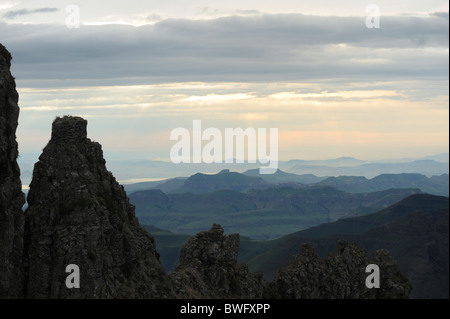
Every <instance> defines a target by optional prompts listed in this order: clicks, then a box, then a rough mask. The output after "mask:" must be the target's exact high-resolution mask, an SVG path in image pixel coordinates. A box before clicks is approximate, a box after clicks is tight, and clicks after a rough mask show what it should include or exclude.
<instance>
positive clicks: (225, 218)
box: [129, 186, 421, 239]
mask: <svg viewBox="0 0 450 319" xmlns="http://www.w3.org/2000/svg"><path fill="white" fill-rule="evenodd" d="M416 193H421V191H420V190H419V189H389V190H384V191H379V192H371V193H355V194H351V193H347V192H344V191H340V190H337V189H334V188H332V187H328V186H320V187H315V186H312V187H306V188H293V187H279V188H266V189H259V190H253V189H252V190H249V191H248V192H246V193H241V192H238V191H234V190H218V191H214V192H211V193H204V194H194V193H178V194H166V193H164V192H162V191H161V190H156V189H155V190H147V191H138V192H135V193H132V194H131V195H130V196H129V197H130V202H131V203H132V204H134V205H135V206H136V216H137V217H138V219H139V221H140V223H141V224H147V225H153V226H156V227H159V228H162V229H166V230H170V231H172V232H177V233H185V234H191V235H192V234H195V233H197V232H199V231H202V230H205V229H207V228H208V227H209V226H210V225H211V224H212V223H214V222H215V223H219V224H221V225H222V226H223V227H224V228H225V229H226V230H227V231H229V232H237V233H240V234H242V235H244V236H248V237H251V238H255V239H272V238H277V237H280V236H283V235H287V234H289V233H292V232H294V231H298V230H301V229H306V228H309V227H312V226H316V225H320V224H323V223H326V222H330V221H334V220H337V219H339V218H344V217H350V216H359V215H365V214H368V213H372V212H375V211H377V210H379V209H382V208H384V207H387V206H389V205H391V204H393V203H395V202H397V201H399V200H401V199H403V198H405V197H406V196H409V195H411V194H416Z"/></svg>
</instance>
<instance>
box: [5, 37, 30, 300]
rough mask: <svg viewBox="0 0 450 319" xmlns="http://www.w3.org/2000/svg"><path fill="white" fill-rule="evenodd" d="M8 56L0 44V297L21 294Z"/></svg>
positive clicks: (13, 98)
mask: <svg viewBox="0 0 450 319" xmlns="http://www.w3.org/2000/svg"><path fill="white" fill-rule="evenodd" d="M10 66H11V55H10V53H9V52H8V51H7V50H6V49H5V47H4V46H3V45H1V44H0V298H19V297H22V285H23V269H22V255H23V214H22V206H23V205H24V203H25V197H24V194H23V193H22V185H21V182H20V170H19V166H18V165H17V161H16V160H17V156H18V148H17V142H16V129H17V125H18V117H19V106H18V104H17V103H18V100H19V95H18V94H17V91H16V84H15V81H14V78H13V77H12V75H11V72H10Z"/></svg>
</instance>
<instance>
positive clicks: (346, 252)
mask: <svg viewBox="0 0 450 319" xmlns="http://www.w3.org/2000/svg"><path fill="white" fill-rule="evenodd" d="M369 264H375V265H377V266H378V267H379V273H380V287H379V288H371V289H369V288H367V287H366V278H367V277H368V276H369V275H370V273H366V267H367V265H369ZM411 289H412V287H411V284H410V283H409V281H408V279H407V278H406V277H405V276H404V275H403V274H402V273H400V271H399V270H398V268H397V263H396V262H395V260H394V259H393V258H392V257H391V256H390V255H389V253H388V252H387V251H386V250H378V251H376V252H375V253H374V257H373V258H372V259H369V257H368V256H367V254H366V252H365V250H364V249H362V248H360V247H359V246H358V245H356V244H355V243H349V242H347V241H339V242H338V245H337V247H336V250H335V253H334V255H330V256H327V257H325V258H320V257H319V256H318V255H317V254H316V252H315V250H314V249H313V248H312V247H311V246H309V245H303V247H302V251H301V255H300V257H299V256H293V257H292V259H291V260H290V261H289V262H288V264H287V265H285V266H283V267H280V268H279V269H278V271H277V272H276V274H275V279H274V281H273V282H271V283H269V284H268V285H267V288H266V291H265V297H267V298H283V299H375V298H377V299H391V298H392V299H403V298H409V297H410V292H411Z"/></svg>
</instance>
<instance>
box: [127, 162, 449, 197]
mask: <svg viewBox="0 0 450 319" xmlns="http://www.w3.org/2000/svg"><path fill="white" fill-rule="evenodd" d="M305 185H310V186H311V185H316V186H331V187H334V188H336V189H339V190H343V191H346V192H350V193H364V192H374V191H380V190H386V189H390V188H418V189H420V190H421V191H423V192H425V193H429V194H433V195H441V196H448V195H449V175H448V174H442V175H439V176H431V177H427V176H425V175H421V174H414V173H410V174H406V173H403V174H381V175H379V176H376V177H374V178H372V179H367V178H366V177H364V176H338V177H328V178H326V177H317V176H315V175H312V174H304V175H297V174H293V173H286V172H284V171H281V170H277V172H276V173H274V174H266V175H264V174H262V175H260V174H259V170H258V169H252V170H248V171H245V172H244V173H242V174H241V173H238V172H230V171H229V170H227V169H225V170H222V171H220V172H219V173H218V174H202V173H197V174H195V175H192V176H190V177H187V178H185V177H178V178H172V179H168V180H163V181H157V182H141V183H134V184H128V185H125V186H124V187H125V190H126V191H127V193H128V194H131V193H133V192H136V191H142V190H148V189H160V190H162V191H163V192H165V193H168V194H170V193H186V192H191V193H196V194H201V193H209V192H213V191H216V190H234V191H238V192H242V191H247V190H250V189H265V188H270V187H277V188H279V187H294V188H303V187H305Z"/></svg>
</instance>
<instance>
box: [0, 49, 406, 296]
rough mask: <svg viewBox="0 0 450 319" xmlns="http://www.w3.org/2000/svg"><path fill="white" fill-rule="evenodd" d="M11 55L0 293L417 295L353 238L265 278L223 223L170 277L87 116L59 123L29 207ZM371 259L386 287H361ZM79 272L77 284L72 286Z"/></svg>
mask: <svg viewBox="0 0 450 319" xmlns="http://www.w3.org/2000/svg"><path fill="white" fill-rule="evenodd" d="M10 61H11V55H10V54H9V53H8V51H6V49H5V48H4V47H3V46H1V45H0V149H1V153H0V298H43V299H44V298H45V299H47V298H246V299H247V298H263V297H266V298H377V297H382V298H403V297H408V296H409V290H410V286H408V281H407V279H406V278H405V277H404V276H403V275H402V274H400V273H399V272H398V269H397V266H396V264H395V262H394V261H393V260H392V258H391V257H390V256H389V255H388V254H387V253H386V252H385V251H381V252H379V253H377V254H376V255H375V257H374V258H373V259H371V260H369V259H368V258H367V256H366V255H365V252H364V251H363V250H362V249H360V248H359V247H357V246H356V245H352V244H348V243H340V244H339V245H338V247H337V249H336V254H335V256H334V257H329V258H325V259H321V258H318V257H317V255H316V254H315V252H314V251H313V250H312V249H311V248H308V247H307V248H304V250H303V252H302V255H301V257H300V258H297V257H296V258H294V259H293V260H292V261H291V262H290V263H288V264H287V265H286V266H285V267H282V268H280V269H279V271H278V272H277V275H276V277H275V280H274V281H273V282H270V283H265V282H264V281H263V278H262V275H261V274H259V273H251V272H249V270H248V268H247V266H246V265H245V264H238V262H237V254H238V249H239V235H238V234H231V235H226V234H224V230H223V228H222V227H221V226H220V225H216V224H214V225H213V226H212V228H211V229H210V230H209V231H204V232H200V233H199V234H197V235H196V236H194V237H193V238H191V239H190V240H189V242H188V243H187V244H186V245H185V247H184V248H183V249H182V251H181V255H180V261H179V264H178V266H177V267H176V269H175V271H174V272H173V273H171V274H170V275H168V274H166V272H165V270H164V268H163V266H162V265H161V263H160V260H159V254H158V252H157V251H156V247H155V242H154V239H153V237H152V236H151V235H150V234H149V233H148V232H146V231H145V230H144V229H143V228H141V227H140V225H139V223H138V220H137V218H136V216H135V212H134V206H133V205H131V204H130V203H129V200H128V198H127V196H126V193H125V191H124V189H123V187H122V186H120V185H119V184H118V183H117V181H116V180H115V178H114V177H113V175H112V173H110V172H109V171H108V170H107V169H106V163H105V160H104V158H103V152H102V148H101V146H100V144H98V143H96V142H93V141H91V140H90V139H89V138H88V137H87V121H86V120H84V119H82V118H80V117H72V116H65V117H58V118H56V119H55V121H54V122H53V127H52V134H51V139H50V141H49V143H48V144H47V146H46V147H45V148H44V150H43V153H42V155H41V156H40V157H39V161H38V162H37V163H36V164H35V167H34V171H33V180H32V182H31V184H30V190H29V193H28V208H27V210H26V211H25V212H24V213H23V212H22V206H23V204H24V195H23V193H22V192H21V182H20V171H19V167H18V165H17V162H16V159H17V156H18V148H17V143H16V137H15V132H16V128H17V123H18V122H17V120H18V115H19V107H18V105H17V103H18V94H17V92H16V90H15V82H14V79H13V77H12V76H11V73H10V71H9V68H10ZM368 263H378V264H379V265H380V268H381V272H382V274H383V277H382V279H381V280H382V283H383V284H382V285H383V288H382V289H379V290H378V289H377V290H372V291H368V290H367V288H365V286H363V285H364V283H365V278H366V275H367V274H365V273H364V269H365V267H366V265H367V264H368ZM69 265H76V266H77V268H76V269H78V270H79V273H76V270H75V273H74V268H70V269H68V268H67V267H68V266H69ZM68 278H71V279H70V280H69V281H67V279H68ZM76 278H79V287H76V288H70V284H71V283H72V279H73V283H76V282H78V280H77V279H76ZM68 283H69V287H68V286H67V284H68Z"/></svg>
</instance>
